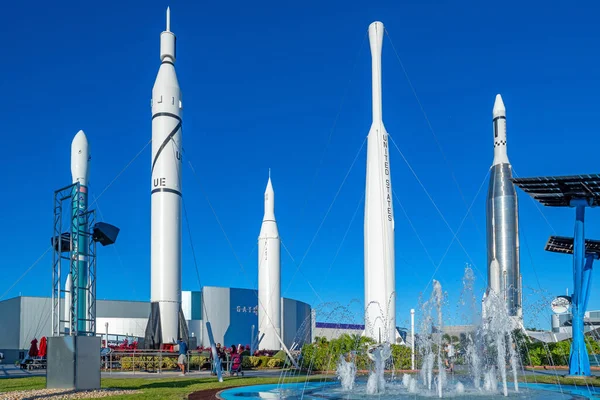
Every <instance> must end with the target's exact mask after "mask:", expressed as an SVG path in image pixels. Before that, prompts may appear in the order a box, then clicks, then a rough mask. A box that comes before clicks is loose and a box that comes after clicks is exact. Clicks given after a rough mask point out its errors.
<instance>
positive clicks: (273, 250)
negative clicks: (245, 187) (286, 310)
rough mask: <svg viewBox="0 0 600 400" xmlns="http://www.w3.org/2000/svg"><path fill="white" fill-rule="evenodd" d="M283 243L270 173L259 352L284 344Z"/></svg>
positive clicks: (261, 251)
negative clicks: (280, 339) (282, 315)
mask: <svg viewBox="0 0 600 400" xmlns="http://www.w3.org/2000/svg"><path fill="white" fill-rule="evenodd" d="M280 247H281V241H280V239H279V230H278V229H277V221H276V220H275V192H274V191H273V185H272V184H271V173H270V172H269V181H268V182H267V189H266V190H265V214H264V217H263V222H262V225H261V227H260V235H259V236H258V301H259V304H258V335H259V336H258V337H259V339H260V343H259V349H261V350H263V349H264V350H278V349H280V348H281V343H280V341H279V339H278V337H281V252H280Z"/></svg>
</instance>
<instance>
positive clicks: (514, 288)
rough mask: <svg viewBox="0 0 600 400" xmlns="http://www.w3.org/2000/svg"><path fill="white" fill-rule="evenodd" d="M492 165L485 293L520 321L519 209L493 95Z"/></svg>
mask: <svg viewBox="0 0 600 400" xmlns="http://www.w3.org/2000/svg"><path fill="white" fill-rule="evenodd" d="M492 115H493V123H494V162H493V165H492V168H491V172H490V183H489V188H488V196H487V210H486V214H487V215H486V217H487V255H488V257H487V263H488V289H487V291H486V295H487V296H490V295H492V292H493V293H494V294H495V295H497V296H500V298H501V299H502V300H503V301H504V302H505V304H506V308H507V311H508V315H509V316H512V317H516V318H518V319H522V317H523V311H522V305H521V300H522V299H521V271H520V267H519V207H518V200H517V194H516V191H515V187H514V184H513V183H512V181H511V178H512V167H511V165H510V162H509V161H508V155H507V151H506V108H505V107H504V102H503V101H502V97H501V96H500V95H499V94H498V95H496V101H495V102H494V109H493V112H492Z"/></svg>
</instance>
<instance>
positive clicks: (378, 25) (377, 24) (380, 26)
mask: <svg viewBox="0 0 600 400" xmlns="http://www.w3.org/2000/svg"><path fill="white" fill-rule="evenodd" d="M369 29H375V30H377V31H378V32H379V31H382V30H383V22H381V21H374V22H371V24H370V25H369Z"/></svg>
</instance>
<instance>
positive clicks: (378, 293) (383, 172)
mask: <svg viewBox="0 0 600 400" xmlns="http://www.w3.org/2000/svg"><path fill="white" fill-rule="evenodd" d="M383 31H384V28H383V24H382V23H381V22H378V21H376V22H373V23H372V24H371V25H369V43H370V44H371V60H372V70H373V72H372V73H373V123H372V125H371V129H370V130H369V136H368V143H367V179H366V181H367V182H366V192H365V335H367V336H370V337H371V338H373V339H375V340H377V341H378V342H391V343H394V342H395V338H396V291H395V286H396V278H395V260H394V206H393V201H392V198H393V196H392V178H391V175H390V158H389V154H390V152H389V146H388V134H387V132H386V130H385V127H384V126H383V119H382V106H381V48H382V46H383Z"/></svg>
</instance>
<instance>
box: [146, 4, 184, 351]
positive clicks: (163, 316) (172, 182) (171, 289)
mask: <svg viewBox="0 0 600 400" xmlns="http://www.w3.org/2000/svg"><path fill="white" fill-rule="evenodd" d="M160 59H161V65H160V69H159V70H158V75H157V76H156V81H155V82H154V87H153V88H152V181H151V184H152V188H151V190H152V194H151V199H152V200H151V203H152V216H151V219H152V222H151V239H150V240H151V243H150V248H151V260H150V263H151V271H152V273H151V274H152V275H151V285H152V288H151V301H152V302H157V303H158V305H159V309H160V327H161V328H160V330H161V334H162V343H163V344H166V343H175V342H176V341H177V339H178V334H179V309H180V305H181V201H182V200H181V165H182V164H181V158H182V157H181V155H182V148H181V110H182V105H181V91H180V89H179V83H178V82H177V74H176V73H175V35H174V34H173V32H171V31H170V10H169V9H168V8H167V29H166V30H165V31H164V32H162V33H161V35H160Z"/></svg>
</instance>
